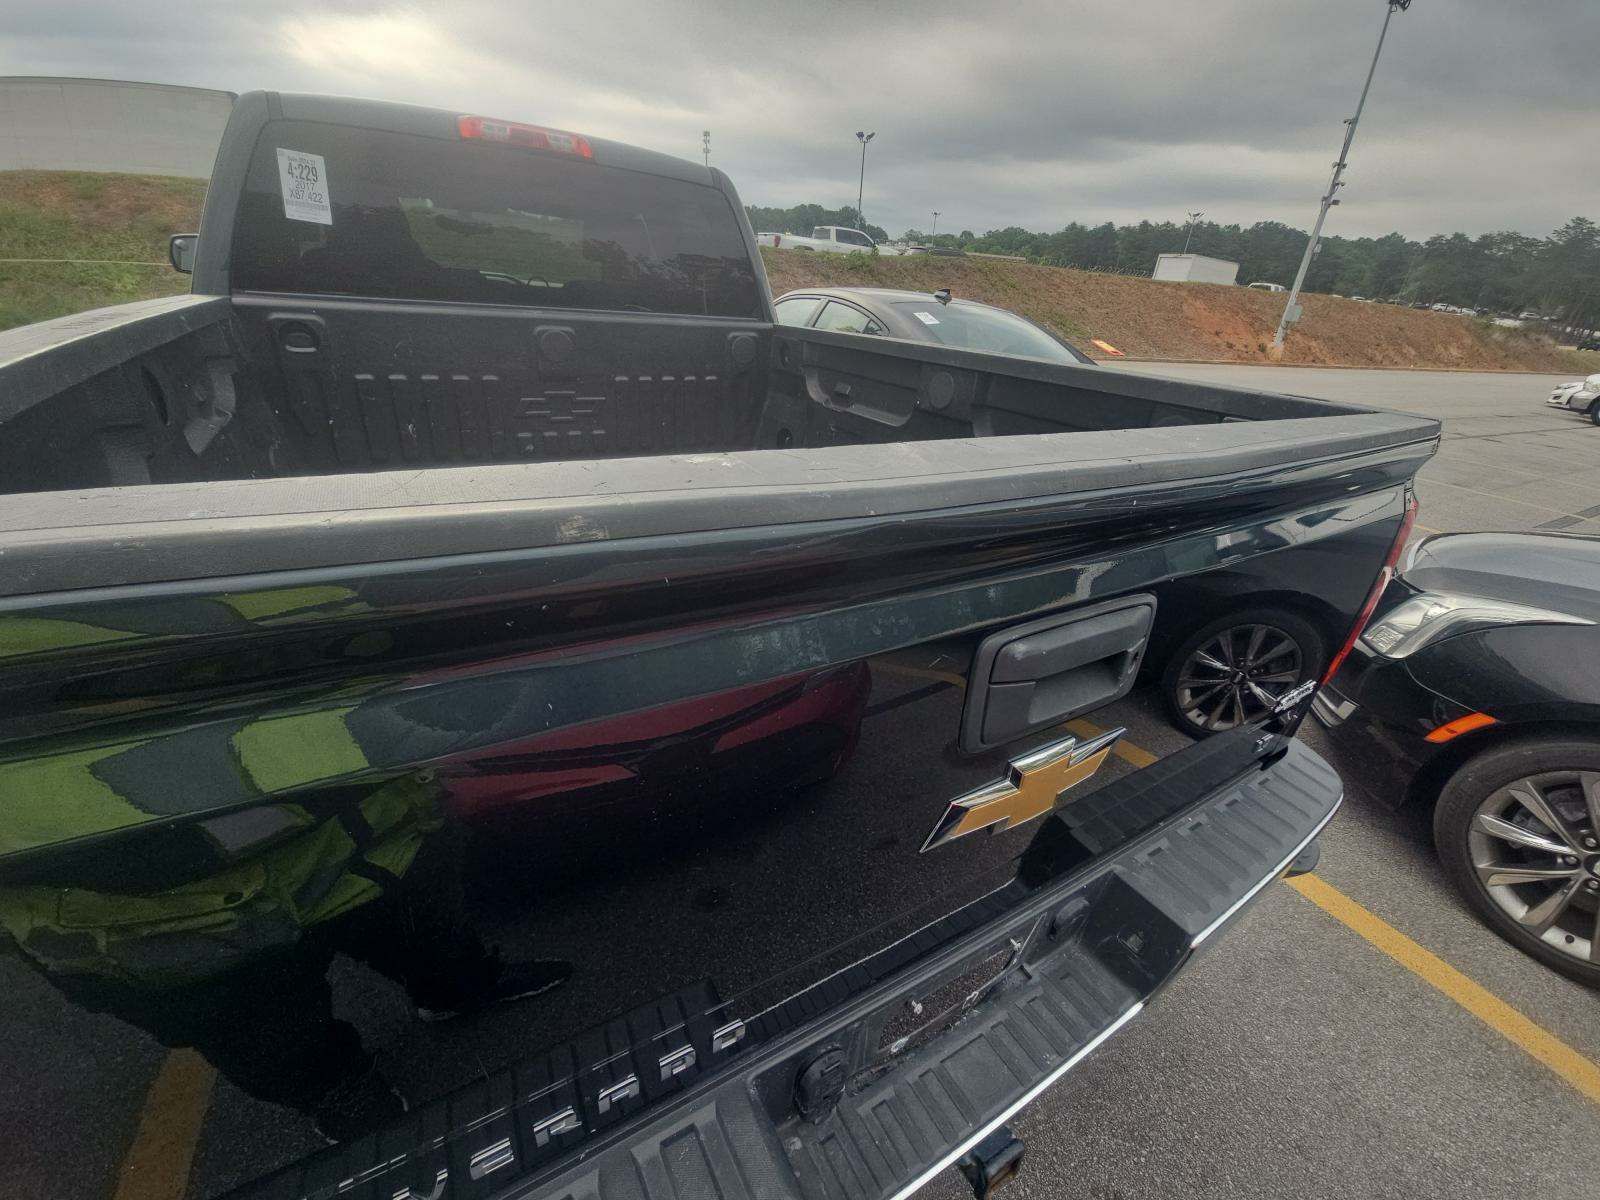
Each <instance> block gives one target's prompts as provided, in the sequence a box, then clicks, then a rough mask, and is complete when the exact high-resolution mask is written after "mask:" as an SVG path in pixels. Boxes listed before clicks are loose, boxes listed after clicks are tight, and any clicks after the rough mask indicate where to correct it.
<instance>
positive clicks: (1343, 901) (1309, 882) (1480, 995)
mask: <svg viewBox="0 0 1600 1200" xmlns="http://www.w3.org/2000/svg"><path fill="white" fill-rule="evenodd" d="M1067 728H1068V729H1070V730H1071V731H1072V732H1073V733H1076V734H1077V735H1078V736H1079V737H1094V736H1095V735H1097V734H1100V733H1103V732H1104V730H1102V729H1100V728H1099V726H1097V725H1095V724H1093V723H1092V722H1090V721H1069V722H1068V723H1067ZM1116 753H1117V754H1118V755H1119V756H1120V757H1122V758H1123V759H1124V760H1125V761H1126V762H1128V763H1130V764H1132V765H1133V766H1136V767H1145V766H1149V765H1150V764H1151V763H1153V762H1155V760H1156V756H1155V755H1154V754H1151V753H1150V752H1149V751H1148V750H1146V749H1144V748H1143V747H1141V746H1136V745H1134V744H1133V743H1131V742H1129V741H1128V740H1127V739H1126V738H1123V739H1122V740H1121V741H1119V742H1118V743H1117V748H1116ZM1286 882H1287V883H1288V884H1289V886H1290V887H1292V888H1294V889H1295V890H1296V891H1298V892H1299V893H1300V894H1301V895H1302V896H1304V897H1305V898H1306V899H1307V900H1310V901H1311V902H1312V903H1313V904H1315V905H1317V907H1319V908H1321V909H1322V910H1323V911H1324V912H1326V913H1327V914H1328V915H1329V916H1331V917H1333V918H1334V919H1335V920H1337V921H1339V922H1341V923H1342V924H1344V925H1345V926H1347V927H1348V928H1349V929H1351V930H1353V931H1354V932H1356V933H1358V934H1360V935H1361V937H1363V938H1364V939H1366V941H1367V942H1368V943H1369V944H1371V945H1372V946H1374V947H1376V948H1377V949H1379V950H1381V951H1383V952H1384V953H1385V954H1387V955H1388V956H1389V957H1390V958H1392V959H1394V961H1395V962H1397V963H1399V964H1400V965H1401V966H1403V967H1405V968H1406V970H1408V971H1410V972H1411V973H1412V974H1414V975H1416V976H1418V977H1419V978H1420V979H1422V980H1423V981H1425V982H1426V983H1428V984H1431V985H1432V986H1433V987H1435V988H1437V989H1438V990H1439V991H1440V992H1442V993H1443V994H1444V995H1445V996H1447V997H1449V998H1450V999H1451V1000H1454V1001H1455V1002H1456V1003H1457V1004H1459V1005H1460V1006H1461V1007H1462V1008H1464V1009H1466V1010H1467V1011H1468V1012H1469V1013H1471V1014H1472V1015H1473V1016H1475V1017H1477V1018H1478V1020H1480V1021H1482V1022H1483V1023H1484V1024H1485V1025H1487V1026H1489V1028H1491V1029H1493V1030H1494V1031H1495V1032H1496V1033H1498V1034H1500V1036H1501V1037H1503V1038H1505V1039H1506V1040H1507V1041H1509V1042H1511V1043H1512V1044H1513V1045H1515V1046H1518V1047H1520V1048H1521V1049H1522V1050H1524V1051H1525V1052H1527V1053H1528V1054H1529V1055H1531V1056H1532V1057H1533V1058H1535V1059H1537V1060H1538V1061H1539V1062H1541V1063H1543V1064H1544V1065H1545V1066H1547V1067H1549V1068H1550V1069H1551V1070H1552V1071H1554V1072H1555V1073H1556V1074H1557V1075H1559V1076H1561V1078H1562V1079H1564V1080H1566V1081H1567V1083H1569V1084H1571V1085H1572V1086H1573V1087H1574V1088H1575V1089H1577V1090H1578V1091H1579V1092H1581V1093H1582V1094H1583V1095H1585V1096H1587V1097H1588V1098H1589V1099H1590V1100H1593V1101H1594V1102H1595V1103H1597V1104H1600V1065H1596V1064H1595V1063H1594V1062H1593V1061H1592V1060H1590V1059H1588V1058H1586V1057H1584V1056H1583V1055H1582V1054H1580V1053H1578V1051H1576V1050H1574V1049H1573V1048H1572V1047H1571V1046H1569V1045H1567V1044H1566V1043H1565V1042H1563V1041H1562V1040H1561V1039H1560V1038H1558V1037H1556V1035H1555V1034H1553V1033H1551V1032H1550V1031H1549V1030H1547V1029H1545V1028H1544V1027H1543V1026H1540V1025H1537V1024H1535V1023H1534V1022H1533V1021H1532V1020H1530V1019H1529V1018H1527V1017H1525V1016H1523V1015H1522V1013H1520V1012H1518V1011H1517V1010H1516V1009H1514V1008H1512V1007H1511V1005H1509V1004H1507V1003H1506V1002H1505V1001H1504V1000H1502V999H1500V997H1498V996H1496V995H1495V994H1494V993H1493V992H1491V991H1489V990H1488V989H1487V988H1485V987H1483V986H1482V985H1481V984H1478V983H1476V982H1474V981H1473V980H1471V979H1469V978H1468V977H1467V976H1465V975H1463V974H1462V973H1461V972H1460V971H1458V970H1456V969H1455V968H1454V967H1452V966H1451V965H1450V964H1449V963H1447V962H1445V961H1444V959H1442V958H1440V957H1439V956H1438V955H1436V954H1434V953H1432V952H1431V951H1429V950H1425V949H1423V948H1422V947H1421V946H1419V945H1418V944H1417V943H1416V942H1414V941H1412V940H1411V939H1410V938H1408V937H1407V936H1406V935H1405V934H1403V933H1401V932H1400V931H1399V930H1398V929H1396V928H1395V927H1394V926H1393V925H1390V924H1389V923H1388V922H1387V921H1385V920H1383V919H1382V918H1381V917H1378V916H1376V915H1374V914H1373V913H1371V912H1368V911H1367V910H1366V909H1365V908H1363V907H1362V906H1361V905H1360V904H1358V903H1356V902H1355V901H1354V900H1352V899H1351V898H1350V897H1349V896H1346V895H1345V894H1344V893H1343V892H1341V891H1340V890H1339V889H1338V888H1336V887H1334V886H1333V885H1332V884H1331V883H1328V882H1327V881H1326V880H1323V879H1319V878H1318V877H1317V876H1315V875H1299V876H1296V877H1295V878H1293V879H1290V880H1287V881H1286Z"/></svg>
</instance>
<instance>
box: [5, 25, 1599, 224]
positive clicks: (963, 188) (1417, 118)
mask: <svg viewBox="0 0 1600 1200" xmlns="http://www.w3.org/2000/svg"><path fill="white" fill-rule="evenodd" d="M1383 12H1384V4H1383V2H1382V0H1122V2H1121V3H1117V2H1113V0H1102V2H1101V3H1095V4H1085V3H1078V2H1076V0H1043V2H1039V3H995V4H987V5H986V4H985V3H983V2H982V0H968V2H966V3H961V4H947V3H943V2H942V0H917V2H915V3H910V2H906V3H902V2H900V0H878V2H871V3H854V4H849V3H847V4H834V3H827V2H821V0H811V2H809V3H782V2H773V3H768V4H754V3H734V2H732V0H633V2H628V3H616V2H613V0H562V2H560V3H543V2H539V0H524V2H513V0H460V2H458V3H452V4H437V5H434V4H370V3H354V2H341V0H316V2H315V3H301V2H299V0H272V2H271V3H262V2H260V0H165V2H164V3H162V4H160V5H154V4H150V3H148V2H141V0H133V2H131V3H130V2H129V0H68V2H66V3H63V2H62V0H7V2H6V3H5V4H3V5H0V74H36V75H86V76H99V77H104V78H120V79H137V80H154V81H160V82H169V83H183V84H192V85H197V86H202V87H215V88H225V89H228V90H231V91H236V92H242V91H246V90H248V89H252V88H272V89H277V90H283V91H317V92H332V93H338V94H347V95H363V96H375V97H380V98H384V99H392V100H407V101H412V102H416V103H422V104H430V105H438V106H441V107H446V108H455V109H460V110H461V111H471V112H479V113H482V114H485V115H490V116H500V117H506V118H510V119H521V120H527V121H534V122H539V123H543V124H548V125H555V126H558V127H561V128H567V129H573V130H577V131H579V132H584V133H592V134H597V135H600V136H604V137H611V138H617V139H620V140H623V141H628V142H634V143H637V144H639V145H643V146H648V147H651V148H652V149H657V150H662V151H666V152H668V153H673V154H679V155H682V156H684V157H690V158H693V157H697V156H698V155H699V150H700V131H701V130H702V129H706V128H709V129H710V130H711V133H712V161H713V162H714V163H715V164H716V165H718V166H720V167H722V168H723V169H724V170H725V171H727V172H728V174H729V175H730V176H732V178H733V180H734V183H735V184H736V185H737V186H738V188H739V191H740V194H741V196H742V197H743V199H744V200H745V202H746V203H750V204H780V205H789V204H796V203H800V202H802V201H814V202H816V203H820V204H825V205H829V206H833V205H839V204H845V203H854V201H855V196H856V172H857V168H858V165H859V158H858V147H857V143H856V140H855V131H856V130H857V129H871V130H875V131H876V133H877V138H876V140H875V141H873V143H872V145H871V148H870V149H869V151H868V157H867V177H866V203H865V206H864V207H865V209H866V215H867V218H868V219H869V220H871V221H873V222H875V223H877V224H880V225H883V226H885V227H886V228H888V229H889V231H890V232H891V233H892V234H896V235H898V234H899V233H900V232H902V231H903V230H904V229H906V228H907V227H908V226H915V227H917V228H920V229H923V230H926V229H927V228H928V225H929V222H930V221H931V217H930V215H929V214H930V212H931V211H932V210H933V209H938V210H940V212H941V213H942V215H941V216H940V218H939V227H940V229H948V230H951V231H958V230H960V229H972V230H975V231H978V232H982V231H984V230H987V229H991V228H997V227H1000V226H1005V225H1023V226H1026V227H1029V228H1032V229H1042V230H1049V229H1058V228H1060V227H1061V226H1062V225H1064V224H1066V223H1067V222H1068V221H1072V220H1078V221H1084V222H1089V223H1096V222H1100V221H1105V220H1113V221H1116V222H1118V223H1121V222H1125V221H1135V220H1138V219H1140V218H1149V219H1151V220H1162V219H1171V220H1180V221H1181V220H1182V219H1183V214H1184V212H1185V211H1186V210H1192V209H1201V210H1204V211H1205V213H1206V215H1207V217H1208V219H1215V220H1218V221H1223V222H1233V221H1236V222H1239V223H1242V224H1249V223H1251V222H1253V221H1257V220H1281V221H1286V222H1288V223H1290V224H1294V225H1297V226H1301V227H1305V226H1308V225H1309V224H1310V222H1311V220H1312V218H1313V217H1314V215H1315V208H1316V199H1317V196H1318V195H1319V194H1320V191H1321V189H1322V187H1323V186H1324V184H1325V183H1326V180H1327V174H1328V171H1329V168H1330V166H1331V164H1332V161H1333V159H1334V156H1335V153H1336V152H1337V150H1338V147H1339V142H1340V139H1341V137H1342V136H1343V126H1342V124H1341V122H1342V120H1343V119H1344V118H1345V117H1347V116H1349V115H1350V113H1351V112H1352V111H1353V110H1354V107H1355V102H1356V96H1357V93H1358V92H1359V90H1360V87H1361V81H1362V78H1363V76H1364V74H1365V72H1366V68H1367V64H1368V62H1369V61H1370V57H1371V53H1372V48H1373V46H1374V44H1375V42H1376V39H1377V35H1378V28H1379V26H1380V24H1381V22H1382V15H1383ZM1597 57H1600V0H1538V3H1534V4H1529V3H1521V4H1514V3H1507V2H1506V0H1415V3H1414V4H1413V5H1412V7H1411V10H1410V11H1409V12H1404V13H1399V14H1397V15H1396V16H1395V19H1394V21H1393V23H1392V25H1391V27H1390V32H1389V39H1388V42H1387V44H1386V46H1385V48H1384V54H1383V61H1382V62H1381V64H1380V65H1379V68H1378V76H1377V80H1376V82H1375V83H1374V84H1373V88H1372V95H1371V97H1370V98H1369V100H1368V102H1367V109H1366V112H1365V114H1364V116H1363V118H1362V124H1361V128H1360V133H1359V135H1358V137H1357V139H1356V145H1355V149H1354V151H1353V152H1352V155H1351V160H1350V161H1351V167H1350V170H1349V171H1348V172H1347V174H1346V181H1347V186H1346V188H1345V189H1344V192H1343V196H1344V203H1343V204H1342V205H1341V206H1340V207H1339V208H1337V209H1335V210H1334V213H1333V215H1332V217H1331V218H1330V221H1329V225H1328V231H1329V232H1330V233H1339V234H1348V235H1362V234H1381V233H1385V232H1388V231H1390V230H1393V229H1398V230H1400V231H1402V232H1404V233H1406V234H1407V235H1409V236H1412V237H1426V236H1427V235H1429V234H1432V233H1437V232H1442V231H1451V230H1456V229H1462V230H1466V231H1467V232H1469V233H1479V232H1484V231H1488V230H1496V229H1517V230H1521V231H1523V232H1526V233H1531V234H1544V233H1547V232H1549V230H1550V229H1551V228H1553V227H1554V226H1556V225H1558V224H1560V223H1561V222H1563V221H1565V220H1566V219H1567V218H1569V217H1571V216H1574V215H1578V214H1582V215H1587V216H1590V217H1600V120H1597V116H1600V112H1597V110H1600V76H1597V74H1596V71H1595V66H1596V61H1597Z"/></svg>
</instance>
